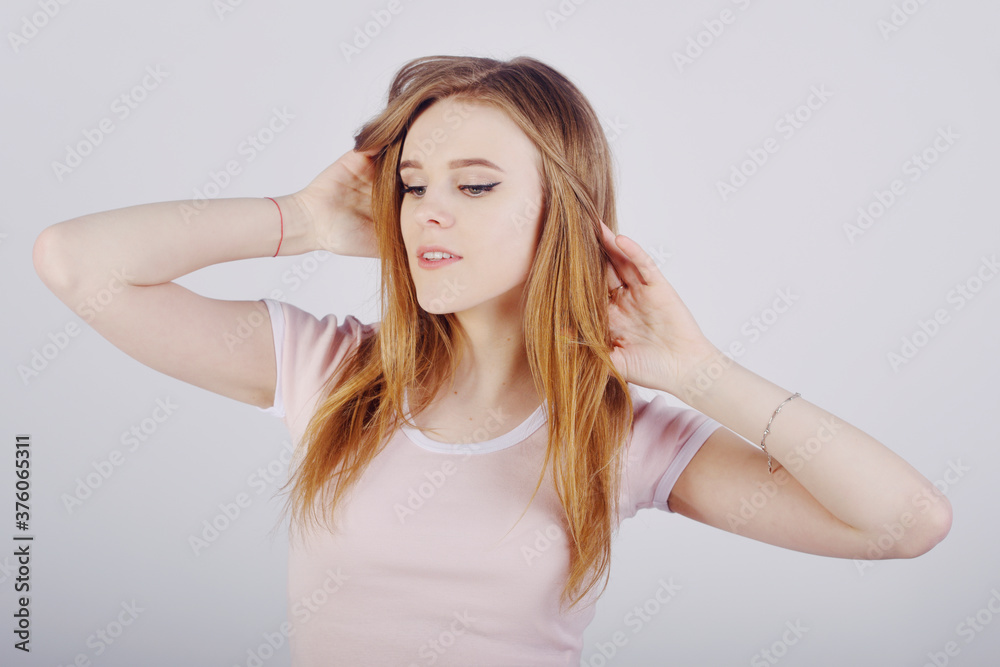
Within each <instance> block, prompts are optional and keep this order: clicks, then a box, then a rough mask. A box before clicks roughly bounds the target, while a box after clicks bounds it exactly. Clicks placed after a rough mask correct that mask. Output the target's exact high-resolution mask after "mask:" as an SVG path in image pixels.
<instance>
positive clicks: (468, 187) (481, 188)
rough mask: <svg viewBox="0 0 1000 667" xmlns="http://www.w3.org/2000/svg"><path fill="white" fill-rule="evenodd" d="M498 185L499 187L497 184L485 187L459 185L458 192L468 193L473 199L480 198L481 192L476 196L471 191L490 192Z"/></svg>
mask: <svg viewBox="0 0 1000 667" xmlns="http://www.w3.org/2000/svg"><path fill="white" fill-rule="evenodd" d="M498 185H500V184H499V183H487V184H485V185H460V186H458V189H459V190H465V191H466V192H468V193H469V194H470V195H472V196H473V197H482V196H483V195H482V192H480V193H478V194H477V193H474V192H472V191H473V190H482V191H483V192H489V191H491V190H492V189H493V188H495V187H496V186H498Z"/></svg>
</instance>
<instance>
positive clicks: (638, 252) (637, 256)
mask: <svg viewBox="0 0 1000 667" xmlns="http://www.w3.org/2000/svg"><path fill="white" fill-rule="evenodd" d="M615 243H616V244H617V245H618V247H619V248H620V249H621V251H622V253H624V254H625V256H626V257H628V260H629V265H630V267H631V268H632V270H633V271H634V272H635V274H636V276H637V277H638V278H639V280H640V281H641V282H642V284H643V285H649V284H652V283H655V282H658V281H659V280H663V279H664V278H663V274H662V273H660V269H659V268H658V267H657V266H656V262H654V261H653V258H652V257H650V256H649V253H647V252H646V251H645V250H643V249H642V246H640V245H639V244H638V243H636V242H635V241H633V240H632V239H630V238H629V237H627V236H625V235H624V234H619V235H618V237H617V238H615Z"/></svg>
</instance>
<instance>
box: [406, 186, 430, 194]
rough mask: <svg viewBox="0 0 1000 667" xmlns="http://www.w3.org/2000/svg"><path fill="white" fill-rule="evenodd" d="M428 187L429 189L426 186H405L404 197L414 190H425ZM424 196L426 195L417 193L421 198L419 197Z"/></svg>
mask: <svg viewBox="0 0 1000 667" xmlns="http://www.w3.org/2000/svg"><path fill="white" fill-rule="evenodd" d="M426 187H427V186H426V185H414V186H409V185H404V186H403V194H404V195H406V194H409V193H411V192H413V191H414V190H423V189H424V188H426ZM423 194H424V193H423V192H420V193H417V196H418V197H419V196H421V195H423Z"/></svg>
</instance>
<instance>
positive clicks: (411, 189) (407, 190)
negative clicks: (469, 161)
mask: <svg viewBox="0 0 1000 667" xmlns="http://www.w3.org/2000/svg"><path fill="white" fill-rule="evenodd" d="M498 185H500V182H499V181H498V182H496V183H484V184H483V185H460V186H458V189H459V190H462V191H463V192H467V193H469V196H470V197H472V198H474V199H475V198H479V197H482V196H483V195H484V194H486V193H487V192H491V191H492V190H493V188H495V187H496V186H498ZM425 189H427V186H426V185H413V186H410V185H405V184H404V185H403V194H404V195H407V194H413V195H414V196H416V197H422V196H423V195H424V193H423V192H422V191H423V190H425ZM417 190H421V192H419V193H418V192H416V191H417ZM473 190H476V191H480V190H481V191H482V192H473Z"/></svg>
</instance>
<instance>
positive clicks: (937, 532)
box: [894, 496, 952, 558]
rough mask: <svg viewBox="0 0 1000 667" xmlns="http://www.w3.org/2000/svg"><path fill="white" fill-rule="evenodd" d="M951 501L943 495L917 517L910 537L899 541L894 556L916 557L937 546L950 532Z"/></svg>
mask: <svg viewBox="0 0 1000 667" xmlns="http://www.w3.org/2000/svg"><path fill="white" fill-rule="evenodd" d="M951 521H952V511H951V503H950V502H949V501H948V499H947V498H946V497H944V496H941V497H940V498H939V502H937V503H935V504H934V507H933V509H931V510H929V511H928V512H927V513H926V514H924V515H921V516H919V517H918V518H917V523H916V524H915V525H914V526H913V528H912V531H911V532H912V539H909V540H904V541H901V542H900V544H899V549H898V553H896V554H894V557H895V558H916V557H917V556H923V555H924V554H925V553H927V552H928V551H930V550H931V549H933V548H934V547H935V546H937V545H938V544H939V543H940V542H941V541H942V540H944V538H945V537H947V536H948V533H949V532H951Z"/></svg>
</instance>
